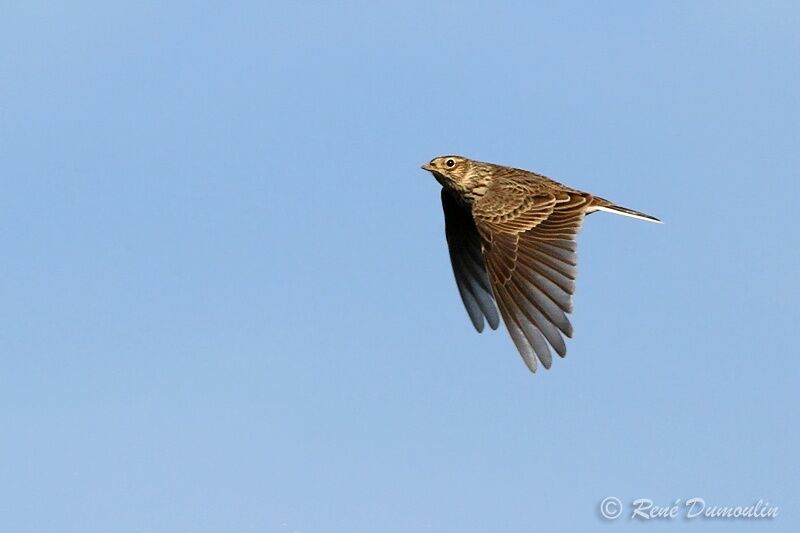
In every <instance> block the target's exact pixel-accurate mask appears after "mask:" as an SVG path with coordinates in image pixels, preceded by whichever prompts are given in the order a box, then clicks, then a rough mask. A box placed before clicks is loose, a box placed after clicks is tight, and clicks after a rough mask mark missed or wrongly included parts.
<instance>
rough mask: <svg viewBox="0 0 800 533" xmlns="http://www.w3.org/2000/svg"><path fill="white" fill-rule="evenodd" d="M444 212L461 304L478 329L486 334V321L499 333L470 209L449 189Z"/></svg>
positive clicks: (479, 242) (497, 316)
mask: <svg viewBox="0 0 800 533" xmlns="http://www.w3.org/2000/svg"><path fill="white" fill-rule="evenodd" d="M442 208H443V209H444V223H445V235H446V236H447V248H448V249H449V250H450V263H451V264H452V265H453V274H455V277H456V285H457V286H458V292H459V294H461V301H463V302H464V307H466V308H467V314H468V315H469V318H470V320H471V321H472V325H473V326H475V329H477V330H478V331H479V332H480V331H483V325H484V317H486V320H487V321H488V322H489V326H491V328H492V329H497V326H498V325H499V324H500V317H499V315H498V314H497V308H496V307H495V304H494V298H493V297H492V288H491V285H490V284H489V276H488V275H487V273H486V263H485V262H484V259H483V253H482V252H481V239H480V236H479V235H478V230H477V229H476V228H475V222H474V221H473V219H472V215H471V213H470V211H469V208H468V207H466V206H464V205H462V204H461V203H460V202H459V201H458V200H457V199H456V197H455V196H453V193H451V192H448V191H447V190H446V189H442Z"/></svg>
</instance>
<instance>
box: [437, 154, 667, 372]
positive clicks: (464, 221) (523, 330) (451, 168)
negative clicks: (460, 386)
mask: <svg viewBox="0 0 800 533" xmlns="http://www.w3.org/2000/svg"><path fill="white" fill-rule="evenodd" d="M422 168H423V169H424V170H427V171H429V172H431V173H432V174H433V175H434V177H435V178H436V180H437V181H438V182H439V183H440V184H441V185H442V207H443V208H444V216H445V234H446V236H447V246H448V249H449V251H450V260H451V263H452V266H453V273H454V274H455V278H456V285H457V287H458V291H459V293H460V295H461V300H462V301H463V302H464V307H466V309H467V313H468V314H469V317H470V320H472V324H473V325H474V326H475V329H477V330H478V331H479V332H480V331H483V327H484V318H485V320H486V321H487V322H489V326H490V327H491V328H492V329H497V327H498V325H499V323H500V318H499V316H498V308H499V310H500V315H502V317H503V321H504V322H505V323H506V328H508V332H509V333H510V334H511V338H512V339H513V341H514V344H515V345H516V347H517V349H518V350H519V353H520V355H522V358H523V360H524V361H525V364H526V365H527V366H528V368H529V369H530V370H531V371H532V372H535V371H536V366H537V363H536V360H537V358H538V359H539V361H541V363H542V365H544V367H545V368H550V365H551V364H552V362H553V359H552V356H551V353H550V347H552V349H553V350H555V352H556V353H557V354H558V355H560V356H561V357H564V356H565V355H566V353H567V347H566V344H565V343H564V336H567V337H572V325H571V324H570V322H569V319H568V318H567V315H568V314H569V313H571V312H572V294H573V293H574V292H575V276H576V273H577V272H576V266H577V256H576V244H575V238H576V236H577V234H578V231H579V230H580V227H581V224H582V223H583V218H584V216H585V215H586V214H587V213H591V212H594V211H608V212H612V213H617V214H621V215H626V216H630V217H634V218H640V219H643V220H649V221H652V222H660V221H659V220H658V219H657V218H654V217H651V216H649V215H645V214H644V213H640V212H638V211H634V210H632V209H627V208H625V207H620V206H618V205H615V204H613V203H612V202H609V201H608V200H604V199H603V198H600V197H597V196H593V195H591V194H589V193H585V192H582V191H578V190H575V189H571V188H569V187H567V186H565V185H562V184H561V183H558V182H556V181H553V180H551V179H549V178H547V177H545V176H542V175H540V174H536V173H534V172H529V171H527V170H521V169H518V168H511V167H504V166H500V165H494V164H491V163H483V162H480V161H472V160H469V159H467V158H464V157H460V156H455V155H450V156H442V157H437V158H435V159H433V160H431V162H430V163H428V164H426V165H423V166H422ZM495 304H496V307H495Z"/></svg>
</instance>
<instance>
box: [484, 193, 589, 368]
mask: <svg viewBox="0 0 800 533" xmlns="http://www.w3.org/2000/svg"><path fill="white" fill-rule="evenodd" d="M590 201H591V196H589V195H588V194H584V193H580V192H577V191H552V190H542V189H537V190H532V189H529V188H526V187H524V186H521V185H511V186H507V187H506V186H504V187H494V188H492V187H490V188H489V190H488V191H487V193H486V195H485V196H483V197H482V198H480V199H479V200H476V201H475V203H474V204H473V207H472V213H473V217H474V220H475V224H476V227H477V229H478V233H479V235H480V237H481V242H482V244H483V251H484V255H485V257H486V265H487V269H488V272H489V279H490V281H491V284H492V290H493V293H494V296H495V298H496V300H497V305H498V307H499V308H500V313H501V314H502V316H503V320H504V321H505V323H506V327H507V328H508V331H509V333H510V334H511V338H512V339H513V340H514V344H515V345H516V346H517V349H518V350H519V352H520V355H522V358H523V359H524V360H525V364H527V365H528V368H530V370H531V371H533V372H535V371H536V358H537V357H538V358H539V360H540V361H541V362H542V364H543V365H544V367H545V368H550V365H551V364H552V356H551V354H550V348H549V347H548V343H549V345H550V346H552V347H553V349H554V350H555V351H556V353H558V355H560V356H561V357H563V356H564V355H566V353H567V348H566V344H565V343H564V338H563V335H566V336H567V337H571V336H572V325H571V324H570V322H569V319H568V318H567V314H568V313H570V312H572V294H573V293H574V291H575V275H576V266H577V254H576V250H577V247H576V243H575V237H576V235H577V233H578V231H579V230H580V227H581V224H582V222H583V217H584V214H585V210H586V206H587V204H588V203H589V202H590Z"/></svg>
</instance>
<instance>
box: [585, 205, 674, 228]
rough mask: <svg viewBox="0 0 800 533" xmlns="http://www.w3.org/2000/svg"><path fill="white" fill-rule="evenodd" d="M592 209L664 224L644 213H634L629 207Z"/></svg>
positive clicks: (596, 207)
mask: <svg viewBox="0 0 800 533" xmlns="http://www.w3.org/2000/svg"><path fill="white" fill-rule="evenodd" d="M592 208H593V209H592V211H606V212H607V213H614V214H615V215H622V216H625V217H631V218H638V219H639V220H646V221H647V222H655V223H656V224H662V222H661V221H660V220H659V219H657V218H656V217H651V216H650V215H645V214H644V213H640V212H639V211H634V210H633V209H628V208H627V207H620V206H618V205H610V206H601V205H597V206H592Z"/></svg>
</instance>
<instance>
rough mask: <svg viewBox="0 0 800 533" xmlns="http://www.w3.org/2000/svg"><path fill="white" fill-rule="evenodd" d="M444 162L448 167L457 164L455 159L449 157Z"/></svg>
mask: <svg viewBox="0 0 800 533" xmlns="http://www.w3.org/2000/svg"><path fill="white" fill-rule="evenodd" d="M444 164H445V165H447V168H453V167H454V166H456V162H455V161H453V160H452V159H448V160H447V161H445V162H444Z"/></svg>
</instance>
